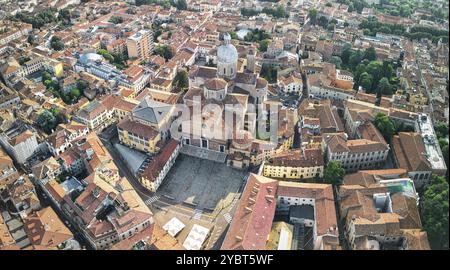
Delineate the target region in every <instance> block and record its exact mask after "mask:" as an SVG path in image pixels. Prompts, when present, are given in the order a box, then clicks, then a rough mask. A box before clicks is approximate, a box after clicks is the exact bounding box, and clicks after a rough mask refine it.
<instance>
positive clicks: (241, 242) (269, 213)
mask: <svg viewBox="0 0 450 270" xmlns="http://www.w3.org/2000/svg"><path fill="white" fill-rule="evenodd" d="M276 192H277V181H275V180H272V179H270V178H267V177H263V176H258V175H255V174H250V176H249V178H248V180H247V185H246V188H245V190H244V193H243V194H242V197H241V199H240V201H239V205H238V208H237V210H236V212H235V214H234V217H233V221H232V222H231V224H230V228H229V229H228V232H227V235H226V237H225V240H224V242H223V245H222V249H225V250H234V249H244V250H262V249H264V248H265V246H266V241H267V237H268V235H269V233H270V230H271V226H272V220H273V217H274V215H275V208H276V198H275V195H276Z"/></svg>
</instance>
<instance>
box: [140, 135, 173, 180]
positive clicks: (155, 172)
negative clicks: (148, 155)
mask: <svg viewBox="0 0 450 270" xmlns="http://www.w3.org/2000/svg"><path fill="white" fill-rule="evenodd" d="M177 147H178V141H176V140H174V139H171V140H170V141H169V142H167V144H166V145H165V146H164V147H163V148H162V149H161V152H160V154H158V155H157V156H156V157H155V158H154V159H152V160H151V161H150V163H149V165H148V166H147V167H146V168H145V170H144V171H143V172H142V174H141V177H144V178H146V179H147V180H149V181H151V182H154V181H156V179H157V178H158V176H159V174H160V173H161V170H162V169H163V168H164V166H165V165H166V163H167V161H168V160H169V158H170V156H171V155H172V154H173V152H174V151H175V149H176V148H177Z"/></svg>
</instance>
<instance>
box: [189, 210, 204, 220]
mask: <svg viewBox="0 0 450 270" xmlns="http://www.w3.org/2000/svg"><path fill="white" fill-rule="evenodd" d="M202 214H203V210H201V209H195V210H194V215H193V216H192V218H193V219H197V220H200V219H201V218H202Z"/></svg>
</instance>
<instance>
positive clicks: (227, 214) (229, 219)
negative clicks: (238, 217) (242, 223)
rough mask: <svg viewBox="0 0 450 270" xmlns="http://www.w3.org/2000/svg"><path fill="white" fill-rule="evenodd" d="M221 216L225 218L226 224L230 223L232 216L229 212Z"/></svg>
mask: <svg viewBox="0 0 450 270" xmlns="http://www.w3.org/2000/svg"><path fill="white" fill-rule="evenodd" d="M223 218H224V219H225V221H226V222H227V223H228V224H230V223H231V220H232V219H233V218H232V217H231V215H230V213H225V214H224V215H223Z"/></svg>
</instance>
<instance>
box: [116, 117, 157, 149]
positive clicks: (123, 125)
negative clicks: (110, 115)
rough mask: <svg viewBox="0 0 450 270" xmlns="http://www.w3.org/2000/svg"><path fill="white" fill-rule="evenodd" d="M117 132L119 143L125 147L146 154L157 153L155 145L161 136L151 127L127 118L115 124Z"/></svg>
mask: <svg viewBox="0 0 450 270" xmlns="http://www.w3.org/2000/svg"><path fill="white" fill-rule="evenodd" d="M117 130H118V133H119V140H120V142H121V143H123V144H125V145H126V146H128V147H131V148H133V149H137V150H139V151H142V152H147V153H156V152H158V151H159V149H158V147H157V146H156V144H157V143H158V142H159V141H160V140H161V136H160V134H159V132H158V131H157V130H156V129H154V128H153V127H151V126H147V125H144V124H142V123H140V122H137V121H133V120H131V119H130V118H129V117H127V118H125V119H123V120H122V121H120V123H119V124H117Z"/></svg>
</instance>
